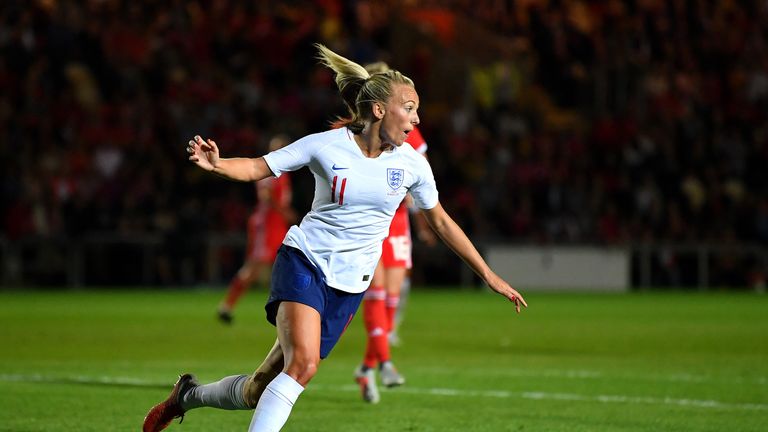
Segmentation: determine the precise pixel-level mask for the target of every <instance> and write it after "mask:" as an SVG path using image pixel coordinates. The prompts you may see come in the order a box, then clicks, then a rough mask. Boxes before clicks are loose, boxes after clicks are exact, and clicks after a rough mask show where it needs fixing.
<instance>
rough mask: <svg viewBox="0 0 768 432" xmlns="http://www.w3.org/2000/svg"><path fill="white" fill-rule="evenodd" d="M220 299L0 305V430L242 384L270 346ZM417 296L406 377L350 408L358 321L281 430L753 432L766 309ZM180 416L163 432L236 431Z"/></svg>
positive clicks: (688, 296)
mask: <svg viewBox="0 0 768 432" xmlns="http://www.w3.org/2000/svg"><path fill="white" fill-rule="evenodd" d="M220 296H221V292H219V291H210V290H203V291H168V290H159V289H158V290H125V291H107V290H92V291H71V292H40V291H32V292H20V291H15V292H0V389H2V391H0V431H24V432H32V431H131V430H134V431H135V430H139V428H140V425H141V422H142V419H143V417H144V414H145V413H146V411H147V410H148V409H149V408H150V407H151V406H152V405H153V404H155V403H156V402H157V401H159V400H161V399H164V398H165V397H166V395H167V394H168V391H169V390H170V387H171V385H172V384H173V382H174V381H175V378H176V377H177V375H178V374H179V373H181V372H185V371H190V372H193V373H195V374H196V375H197V376H198V378H199V379H200V380H201V381H202V382H210V381H213V380H217V379H219V378H221V377H223V376H226V375H233V374H239V373H249V372H250V371H252V370H253V369H254V368H255V367H256V366H257V365H258V364H259V363H260V362H261V360H262V357H263V356H264V354H265V353H266V351H267V350H268V349H269V348H270V346H271V343H272V342H273V340H274V329H273V328H272V327H271V326H270V325H269V324H267V323H266V322H265V321H264V318H263V309H262V304H263V301H264V298H265V296H266V294H265V293H264V292H263V291H262V292H260V291H255V292H252V293H250V294H249V295H248V296H247V297H246V298H245V299H244V300H243V302H242V304H241V307H240V308H239V309H238V310H237V311H236V321H235V323H234V325H233V326H231V327H225V326H222V325H220V324H219V323H218V322H217V321H216V320H215V318H214V309H215V306H216V304H217V303H218V301H219V299H220ZM526 299H527V300H528V302H529V304H530V308H529V309H528V310H526V311H524V312H523V313H522V314H521V315H519V316H516V315H515V313H514V309H513V307H512V305H511V304H510V303H508V302H506V301H505V300H504V299H503V298H501V297H499V296H496V295H491V294H489V293H486V292H480V291H460V290H448V289H446V290H416V291H415V292H414V293H413V294H412V296H411V298H410V302H409V305H408V312H407V318H406V321H405V324H404V326H403V328H402V331H401V335H402V338H403V345H402V346H401V347H399V348H394V349H393V359H394V360H395V363H396V364H397V365H398V367H399V369H400V371H401V372H402V373H403V374H404V375H405V376H406V378H407V380H408V382H407V384H406V385H405V386H403V387H401V388H398V389H393V390H386V389H383V390H382V401H381V403H380V404H378V405H367V404H365V403H363V402H362V401H361V400H360V396H359V394H358V391H357V389H356V387H355V385H354V384H353V381H352V371H353V369H354V368H355V367H356V366H357V364H358V363H359V362H360V360H361V357H362V350H363V347H364V336H363V328H362V327H363V325H362V322H361V320H360V318H359V317H357V318H355V321H354V322H353V323H352V325H351V326H350V328H349V330H348V331H347V334H345V335H344V337H343V338H342V340H341V342H340V343H339V345H338V346H337V347H336V349H335V350H334V352H333V353H332V354H331V356H330V357H329V358H328V359H327V360H325V361H324V362H323V363H322V365H321V367H320V372H319V373H318V375H317V376H316V377H315V379H314V380H313V382H312V383H311V384H310V386H309V387H308V389H307V391H305V392H304V394H303V395H302V396H301V398H300V399H299V401H298V402H297V404H296V406H295V407H294V410H293V414H292V415H291V418H290V419H289V421H288V423H287V425H286V427H285V428H284V429H283V430H285V431H313V432H314V431H350V432H353V431H354V432H359V431H526V432H528V431H547V432H551V431H568V432H578V431H638V432H639V431H647V432H651V431H654V432H656V431H712V432H715V431H717V432H721V431H765V430H766V427H767V426H766V425H768V297H767V296H760V295H755V294H727V293H635V294H622V295H616V294H610V295H609V294H603V295H601V294H528V295H526ZM250 418H251V413H250V412H248V411H220V410H214V409H200V410H193V411H191V412H189V413H187V416H186V418H185V420H184V423H183V424H181V425H178V424H173V425H172V426H171V427H170V428H169V429H168V430H169V431H186V432H195V431H212V430H240V431H245V430H247V428H248V424H249V422H250Z"/></svg>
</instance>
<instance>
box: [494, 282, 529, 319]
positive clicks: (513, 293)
mask: <svg viewBox="0 0 768 432" xmlns="http://www.w3.org/2000/svg"><path fill="white" fill-rule="evenodd" d="M487 283H488V286H489V287H490V288H491V289H492V290H494V291H496V292H497V293H499V294H501V295H503V296H504V297H506V298H508V299H509V301H511V302H513V303H514V304H515V310H516V311H517V313H520V306H524V307H528V303H526V302H525V299H524V298H523V296H521V295H520V293H519V292H517V290H516V289H514V288H512V287H511V286H509V284H508V283H507V282H506V281H504V279H502V278H500V277H499V276H497V275H496V274H495V273H493V274H492V275H491V277H490V278H488V281H487Z"/></svg>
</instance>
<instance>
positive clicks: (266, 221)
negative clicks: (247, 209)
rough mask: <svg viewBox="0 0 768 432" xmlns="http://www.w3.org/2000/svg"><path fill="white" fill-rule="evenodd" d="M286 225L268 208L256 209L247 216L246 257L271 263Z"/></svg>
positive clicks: (283, 236) (283, 235)
mask: <svg viewBox="0 0 768 432" xmlns="http://www.w3.org/2000/svg"><path fill="white" fill-rule="evenodd" d="M287 232H288V226H287V224H286V223H285V222H284V221H283V218H282V217H281V216H280V215H279V214H278V213H277V212H275V211H273V210H269V209H256V211H254V212H253V213H251V216H250V217H249V218H248V249H247V254H248V255H247V259H250V260H254V261H258V262H266V263H270V264H271V263H273V262H275V256H277V250H278V249H279V248H280V245H282V244H283V239H285V234H286V233H287Z"/></svg>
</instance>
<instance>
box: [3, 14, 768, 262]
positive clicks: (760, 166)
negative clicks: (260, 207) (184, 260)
mask: <svg viewBox="0 0 768 432" xmlns="http://www.w3.org/2000/svg"><path fill="white" fill-rule="evenodd" d="M403 29H407V30H409V31H408V32H403ZM395 33H396V34H395ZM403 34H405V36H403ZM318 41H319V42H323V43H325V44H327V45H329V46H330V47H332V48H333V49H335V50H337V51H338V52H340V53H342V54H343V55H345V56H347V57H349V58H351V59H353V60H356V61H358V62H360V63H366V62H371V61H375V60H382V59H383V60H386V61H388V62H390V64H391V65H392V66H394V67H396V68H398V69H401V70H402V71H403V72H405V73H406V74H408V75H409V76H412V77H413V78H414V80H415V81H416V85H417V89H419V91H420V94H421V99H422V122H423V124H422V130H423V133H424V135H425V137H426V139H427V141H428V143H429V145H430V152H429V153H430V160H431V163H432V165H433V169H434V171H435V174H436V177H437V182H438V187H439V188H440V191H441V201H442V202H443V204H444V206H445V207H446V208H448V209H449V211H450V212H451V214H452V215H453V216H454V217H455V218H456V219H457V221H458V222H459V224H460V225H462V226H463V227H464V228H465V229H466V231H467V232H468V233H469V234H470V235H471V236H473V237H475V238H481V239H482V238H488V239H491V238H492V239H504V240H506V241H518V242H537V243H600V244H619V245H621V244H631V243H638V242H644V241H652V242H706V243H731V244H732V243H739V242H748V243H762V244H765V243H766V242H768V194H766V188H767V187H768V170H766V168H765V167H766V166H768V129H767V126H766V125H767V124H766V121H765V120H766V113H768V110H767V109H766V108H768V46H767V44H768V5H767V3H766V2H762V1H738V0H730V1H726V0H722V1H717V0H672V1H663V0H606V1H586V0H570V1H568V0H562V1H554V0H550V1H544V0H538V1H537V0H521V1H489V2H469V1H460V0H457V1H448V2H439V1H389V2H377V1H363V0H361V1H354V2H345V1H341V0H319V1H289V2H240V1H236V0H174V1H168V2H156V1H146V2H132V1H120V0H81V1H74V2H63V1H56V0H39V1H15V0H7V1H4V2H3V4H2V5H1V6H0V53H1V55H0V89H1V90H0V156H1V157H0V164H2V165H1V168H0V214H2V219H1V220H0V223H2V226H3V235H4V236H5V237H6V238H8V239H10V240H12V241H14V240H18V239H23V238H25V237H34V236H64V237H77V236H81V235H85V234H89V233H104V232H112V233H114V232H118V233H122V234H125V235H134V234H141V233H154V234H159V235H161V236H163V237H164V238H166V239H167V241H168V245H169V250H170V251H171V252H169V253H178V254H183V253H185V252H184V251H185V250H186V249H188V248H189V247H193V244H192V243H190V242H191V241H193V240H194V238H195V235H197V234H200V235H203V234H206V233H208V232H230V233H232V232H242V231H243V230H244V225H245V220H246V217H247V214H248V212H249V210H250V207H251V205H252V204H253V200H254V194H253V189H252V188H248V187H240V186H233V185H231V184H227V183H226V182H222V181H221V180H219V179H216V178H213V177H212V176H209V175H205V174H204V173H201V172H198V171H197V170H195V169H193V168H192V167H191V166H190V165H189V164H188V163H187V162H186V155H185V153H184V145H185V143H186V141H187V140H188V139H189V138H190V137H192V136H193V135H194V134H200V135H202V136H204V137H213V138H214V139H216V141H217V143H218V144H219V145H220V147H221V150H222V153H223V154H224V155H239V156H256V155H259V154H262V153H263V152H264V151H265V149H266V143H267V141H268V140H269V138H270V137H271V136H272V135H274V134H277V133H288V134H289V135H290V136H291V137H294V138H297V137H300V136H302V135H305V134H307V133H311V132H317V131H321V130H324V129H326V128H327V127H328V125H329V123H330V122H331V121H332V120H333V119H334V118H335V117H336V116H338V115H343V114H345V113H344V110H343V107H342V105H341V101H340V98H339V97H338V96H337V92H336V88H335V85H334V83H333V77H332V75H331V74H330V73H329V71H328V70H327V69H325V68H322V67H320V66H319V65H318V64H317V61H316V60H315V51H314V48H313V47H312V43H314V42H318ZM446 64H449V65H450V66H451V68H450V70H451V74H450V77H449V76H448V74H446V72H445V70H441V66H443V65H446ZM443 78H445V84H444V85H443ZM455 83H458V85H454V84H455ZM297 188H299V189H300V190H297V191H295V196H296V199H297V200H299V201H300V202H297V203H296V207H297V208H299V209H300V210H301V209H304V210H306V209H307V208H308V206H309V201H310V200H311V195H312V189H313V188H312V185H311V178H310V179H308V180H307V181H305V182H302V181H299V182H298V183H297ZM302 200H303V201H302ZM174 251H175V252H174Z"/></svg>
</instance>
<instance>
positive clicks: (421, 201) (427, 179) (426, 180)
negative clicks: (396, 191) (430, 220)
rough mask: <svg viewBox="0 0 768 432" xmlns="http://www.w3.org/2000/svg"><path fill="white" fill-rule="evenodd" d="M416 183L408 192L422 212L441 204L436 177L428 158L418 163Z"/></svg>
mask: <svg viewBox="0 0 768 432" xmlns="http://www.w3.org/2000/svg"><path fill="white" fill-rule="evenodd" d="M416 166H417V176H416V182H414V184H413V185H412V186H411V189H410V190H409V191H408V192H410V194H411V197H413V202H414V203H415V204H416V206H417V207H418V208H420V209H422V210H429V209H431V208H434V207H435V206H436V205H437V203H438V202H439V199H438V193H437V184H436V183H435V175H434V174H433V173H432V167H431V166H430V165H429V162H427V159H426V158H423V157H419V158H418V159H417V161H416Z"/></svg>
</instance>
